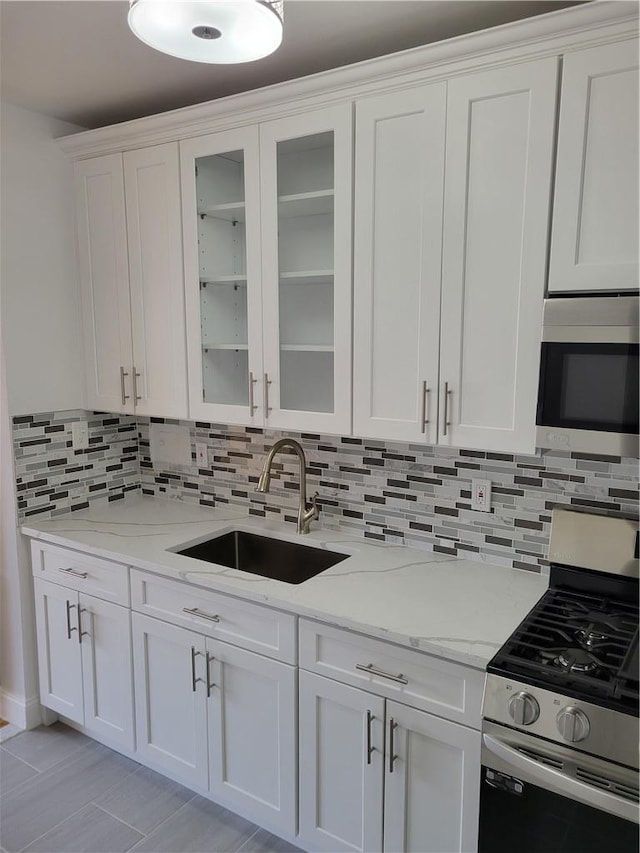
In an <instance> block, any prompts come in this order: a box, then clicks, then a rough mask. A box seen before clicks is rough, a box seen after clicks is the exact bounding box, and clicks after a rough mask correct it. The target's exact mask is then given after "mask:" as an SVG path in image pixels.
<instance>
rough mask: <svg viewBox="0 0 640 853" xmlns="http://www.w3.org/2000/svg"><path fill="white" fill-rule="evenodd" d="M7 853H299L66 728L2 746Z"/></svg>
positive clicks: (1, 822) (0, 786) (0, 837)
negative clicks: (130, 851)
mask: <svg viewBox="0 0 640 853" xmlns="http://www.w3.org/2000/svg"><path fill="white" fill-rule="evenodd" d="M0 845H1V849H2V853H18V851H23V850H24V851H29V853H36V851H37V853H121V852H123V851H125V850H132V851H133V850H135V851H146V853H297V850H298V848H296V847H293V846H292V845H291V844H288V843H287V842H285V841H282V840H281V839H279V838H276V837H275V836H274V835H271V834H269V833H268V832H266V831H265V830H263V829H260V828H259V827H257V826H256V825H255V824H253V823H250V822H249V821H247V820H244V818H241V817H238V816H237V815H235V814H233V813H232V812H230V811H228V810H227V809H223V808H222V807H221V806H218V805H216V804H215V803H212V802H210V801H209V800H206V799H204V798H203V797H200V796H198V795H197V794H194V793H193V792H192V791H189V790H188V789H187V788H183V787H182V786H181V785H178V784H177V783H176V782H172V781H170V780H169V779H165V777H164V776H161V775H159V774H158V773H154V772H153V771H152V770H148V769H147V768H146V767H142V766H140V765H139V764H136V763H135V762H134V761H131V760H129V759H128V758H124V756H122V755H118V753H117V752H113V751H112V750H110V749H107V747H105V746H102V745H101V744H99V743H96V742H95V741H93V740H91V739H90V738H87V737H85V736H84V735H82V734H80V733H79V732H76V731H74V730H73V729H70V728H68V727H67V726H65V725H63V724H62V723H56V724H55V725H53V726H51V727H49V728H45V727H41V728H39V729H35V730H33V731H30V732H21V733H20V734H18V735H16V736H14V737H12V738H11V739H9V740H6V741H5V742H3V743H2V745H1V746H0Z"/></svg>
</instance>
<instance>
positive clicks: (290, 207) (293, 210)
mask: <svg viewBox="0 0 640 853" xmlns="http://www.w3.org/2000/svg"><path fill="white" fill-rule="evenodd" d="M333 199H334V191H333V190H317V191H316V192H310V193H295V194H294V195H281V196H279V198H278V215H279V216H280V218H281V219H291V218H293V217H298V216H317V215H318V214H326V213H333Z"/></svg>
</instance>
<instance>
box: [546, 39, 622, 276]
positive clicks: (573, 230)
mask: <svg viewBox="0 0 640 853" xmlns="http://www.w3.org/2000/svg"><path fill="white" fill-rule="evenodd" d="M637 287H638V43H637V40H635V39H634V40H631V41H627V42H623V43H622V44H611V45H601V46H599V47H594V48H590V49H589V50H583V51H579V52H576V53H572V54H569V55H568V56H566V57H565V58H564V60H563V68H562V96H561V102H560V125H559V130H558V159H557V166H556V184H555V199H554V208H553V234H552V241H551V260H550V266H549V290H550V291H574V290H625V289H630V288H637Z"/></svg>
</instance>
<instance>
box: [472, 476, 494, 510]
mask: <svg viewBox="0 0 640 853" xmlns="http://www.w3.org/2000/svg"><path fill="white" fill-rule="evenodd" d="M471 509H477V510H479V511H480V512H491V480H472V481H471Z"/></svg>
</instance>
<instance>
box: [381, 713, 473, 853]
mask: <svg viewBox="0 0 640 853" xmlns="http://www.w3.org/2000/svg"><path fill="white" fill-rule="evenodd" d="M386 720H387V723H386V725H387V737H388V740H387V753H386V757H385V780H384V815H385V824H384V850H385V851H386V853H397V851H399V850H404V851H407V853H409V851H411V853H425V851H433V853H436V851H437V853H445V851H447V853H449V851H465V853H466V851H475V850H476V848H477V841H478V808H479V796H480V791H479V789H480V732H477V731H474V730H473V729H468V728H466V727H465V726H460V725H458V723H452V722H450V721H449V720H442V719H440V718H439V717H434V716H432V715H431V714H426V713H425V712H424V711H416V710H415V709H414V708H407V707H406V706H405V705H400V704H398V703H397V702H389V701H387V718H386ZM392 732H393V734H392Z"/></svg>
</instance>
